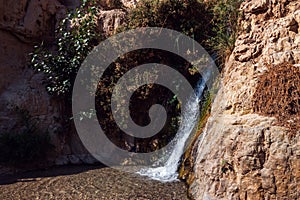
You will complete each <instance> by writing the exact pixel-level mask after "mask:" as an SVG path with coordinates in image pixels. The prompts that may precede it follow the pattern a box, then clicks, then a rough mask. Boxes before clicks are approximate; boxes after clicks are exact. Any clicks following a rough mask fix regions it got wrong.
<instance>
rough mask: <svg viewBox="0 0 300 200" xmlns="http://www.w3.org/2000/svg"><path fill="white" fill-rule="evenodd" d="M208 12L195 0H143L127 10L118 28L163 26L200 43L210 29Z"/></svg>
mask: <svg viewBox="0 0 300 200" xmlns="http://www.w3.org/2000/svg"><path fill="white" fill-rule="evenodd" d="M210 18H211V16H210V13H207V12H206V7H205V4H204V3H202V2H200V1H197V0H186V1H178V0H143V1H140V2H139V3H138V4H137V6H136V8H135V9H133V10H131V11H130V12H129V15H128V17H127V23H126V25H125V26H124V27H122V28H121V29H120V30H124V29H133V28H137V27H164V28H169V29H173V30H177V31H179V32H181V33H184V34H186V35H188V36H190V37H192V38H194V39H195V40H196V41H198V42H200V43H202V41H204V39H205V37H206V36H207V35H208V32H207V31H208V30H209V29H210V28H209V26H210V23H209V21H210Z"/></svg>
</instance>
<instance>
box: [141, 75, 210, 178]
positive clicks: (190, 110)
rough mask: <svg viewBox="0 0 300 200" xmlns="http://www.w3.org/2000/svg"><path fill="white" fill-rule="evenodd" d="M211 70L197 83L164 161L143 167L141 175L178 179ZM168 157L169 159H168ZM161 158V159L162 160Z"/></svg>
mask: <svg viewBox="0 0 300 200" xmlns="http://www.w3.org/2000/svg"><path fill="white" fill-rule="evenodd" d="M210 75H211V73H210V70H207V71H205V72H204V73H203V74H202V78H201V80H200V81H199V82H198V83H197V86H196V88H195V94H196V96H195V95H192V96H191V97H190V99H189V100H188V103H187V105H186V106H185V107H184V109H183V114H182V119H181V123H180V126H179V129H178V132H177V134H176V136H175V138H174V139H173V140H172V143H173V144H172V145H171V147H172V148H170V149H169V151H168V152H167V153H166V157H165V158H163V160H165V161H164V163H163V164H162V166H159V167H151V168H143V169H142V170H140V171H139V172H137V173H138V174H140V175H143V176H148V177H150V178H151V179H154V180H159V181H162V182H171V181H176V180H178V173H177V169H178V165H179V162H180V158H181V156H182V155H183V153H184V147H185V143H186V141H187V140H188V138H189V136H190V134H191V133H192V131H193V129H194V127H195V124H197V121H198V115H199V106H198V105H199V102H200V101H201V96H202V93H203V91H204V89H205V86H206V81H207V80H208V79H209V77H210ZM166 158H167V159H166ZM160 161H161V160H159V162H160Z"/></svg>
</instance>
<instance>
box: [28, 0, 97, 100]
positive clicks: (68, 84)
mask: <svg viewBox="0 0 300 200" xmlns="http://www.w3.org/2000/svg"><path fill="white" fill-rule="evenodd" d="M96 12H97V7H96V6H95V5H94V3H93V1H92V2H90V3H89V4H83V6H82V7H81V8H79V9H77V10H76V11H75V12H74V13H70V14H68V16H67V17H66V18H65V19H63V20H62V22H61V23H60V25H59V27H58V28H57V30H56V42H55V45H54V46H55V49H54V50H52V51H50V50H49V49H48V48H49V46H47V45H45V44H43V43H42V44H41V45H40V46H36V47H35V51H34V53H33V54H32V60H31V65H32V66H33V68H34V69H36V70H37V71H39V72H43V73H44V74H45V75H46V85H47V86H46V88H47V91H48V92H49V93H51V94H54V95H70V93H71V90H72V86H73V83H74V80H75V77H76V74H77V71H78V69H79V67H80V65H81V63H82V62H83V61H84V59H85V58H86V56H87V55H88V53H89V52H90V51H91V49H92V48H93V47H94V46H95V45H97V44H98V42H99V41H100V39H101V36H100V35H99V34H98V33H97V26H96V20H95V15H96Z"/></svg>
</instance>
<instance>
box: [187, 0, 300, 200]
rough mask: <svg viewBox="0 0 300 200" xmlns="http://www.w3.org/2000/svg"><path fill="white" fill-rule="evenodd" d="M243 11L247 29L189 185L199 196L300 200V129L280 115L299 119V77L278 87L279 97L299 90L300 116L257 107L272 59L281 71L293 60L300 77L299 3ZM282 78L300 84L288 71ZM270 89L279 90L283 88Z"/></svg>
mask: <svg viewBox="0 0 300 200" xmlns="http://www.w3.org/2000/svg"><path fill="white" fill-rule="evenodd" d="M241 9H242V10H243V12H244V18H243V19H242V21H241V26H242V33H241V34H240V36H239V37H238V39H237V41H236V47H235V49H234V51H233V53H232V55H231V56H230V58H229V60H228V61H227V63H226V66H225V69H224V72H223V77H222V80H221V87H220V90H219V92H218V95H217V97H216V99H215V101H214V103H213V107H212V114H211V117H210V118H209V120H208V123H207V125H206V128H205V130H204V133H203V134H204V140H203V141H200V142H199V145H198V147H197V158H196V167H195V169H194V170H195V181H194V183H193V184H192V186H191V189H190V190H191V193H192V194H193V196H194V198H195V199H199V200H200V199H201V200H202V199H205V200H210V199H211V200H215V199H299V198H300V130H299V128H296V129H293V130H292V129H290V128H289V126H286V124H284V123H281V122H280V118H278V116H286V118H287V119H286V121H287V122H288V123H291V125H292V126H293V125H294V126H293V127H297V126H296V125H297V124H299V123H300V121H299V119H300V118H299V115H300V113H299V102H300V100H299V98H300V97H299V95H300V93H299V87H300V85H299V84H298V85H297V83H298V82H294V83H295V84H294V85H295V86H294V88H291V87H289V88H284V87H285V84H284V83H283V84H282V87H283V88H282V87H278V95H281V94H282V93H280V91H281V90H286V91H288V90H292V91H294V92H296V94H298V95H297V96H296V97H295V102H297V101H298V103H295V104H294V105H293V106H294V109H295V110H296V112H295V113H288V109H286V110H285V111H286V113H285V112H283V113H282V114H280V113H279V114H276V113H274V114H272V112H268V111H269V110H271V109H272V108H271V107H272V106H269V107H267V106H266V108H265V110H266V111H265V112H256V111H255V110H256V109H255V108H256V107H257V106H256V105H255V102H257V101H255V100H256V99H255V94H256V93H257V92H260V91H258V90H261V88H262V87H261V86H259V81H260V80H265V79H264V78H263V77H264V76H266V74H267V73H268V72H269V70H270V69H269V68H268V67H267V66H268V65H270V64H271V65H274V66H275V70H276V66H280V67H284V65H286V67H290V66H291V65H292V66H294V67H296V68H293V70H295V73H296V74H299V75H298V76H300V70H297V68H298V69H299V64H300V51H299V45H300V43H299V42H300V34H299V31H300V27H299V25H300V17H299V16H300V2H299V1H297V0H294V1H286V0H285V1H279V0H264V1H258V0H252V1H251V0H247V1H245V2H244V3H243V4H242V6H241ZM287 63H289V64H287ZM290 68H292V67H290ZM291 70H292V69H291ZM282 76H286V80H287V81H290V82H293V81H296V80H293V79H292V80H290V79H289V77H288V76H287V74H286V75H285V74H282ZM282 76H280V77H281V78H283V79H284V77H282ZM296 76H297V75H296ZM274 78H276V77H275V76H274ZM291 84H292V83H291ZM266 86H267V85H266ZM287 87H288V86H287ZM266 88H267V89H268V90H273V91H276V89H277V86H276V85H274V86H271V87H266ZM267 89H266V90H267ZM297 92H298V93H297ZM266 93H268V92H265V93H264V94H266ZM269 94H270V96H269V97H265V98H264V99H265V101H268V98H269V99H275V98H274V95H276V93H275V92H270V93H269ZM272 95H273V96H272ZM287 95H288V93H287ZM256 96H257V95H256ZM277 99H278V98H277ZM282 99H283V101H284V99H285V97H284V96H282ZM273 103H274V104H276V103H278V104H279V103H282V102H273ZM284 103H287V102H283V105H284ZM261 109H263V108H261ZM285 114H286V115H285ZM298 127H299V126H298Z"/></svg>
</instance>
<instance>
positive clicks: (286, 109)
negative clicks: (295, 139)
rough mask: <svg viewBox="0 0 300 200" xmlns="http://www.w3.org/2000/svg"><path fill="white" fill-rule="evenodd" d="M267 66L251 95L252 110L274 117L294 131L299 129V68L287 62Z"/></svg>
mask: <svg viewBox="0 0 300 200" xmlns="http://www.w3.org/2000/svg"><path fill="white" fill-rule="evenodd" d="M267 67H268V72H267V73H264V74H263V75H262V76H261V77H260V80H259V82H258V85H257V88H256V90H255V91H256V92H255V94H254V96H253V107H254V111H255V112H258V113H260V114H263V115H267V116H274V117H276V118H277V119H278V122H279V124H280V125H282V126H284V127H288V128H289V129H290V130H291V132H292V133H295V132H297V131H298V130H299V129H300V88H299V86H300V68H299V67H295V66H293V65H292V64H289V63H283V64H280V65H267Z"/></svg>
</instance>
